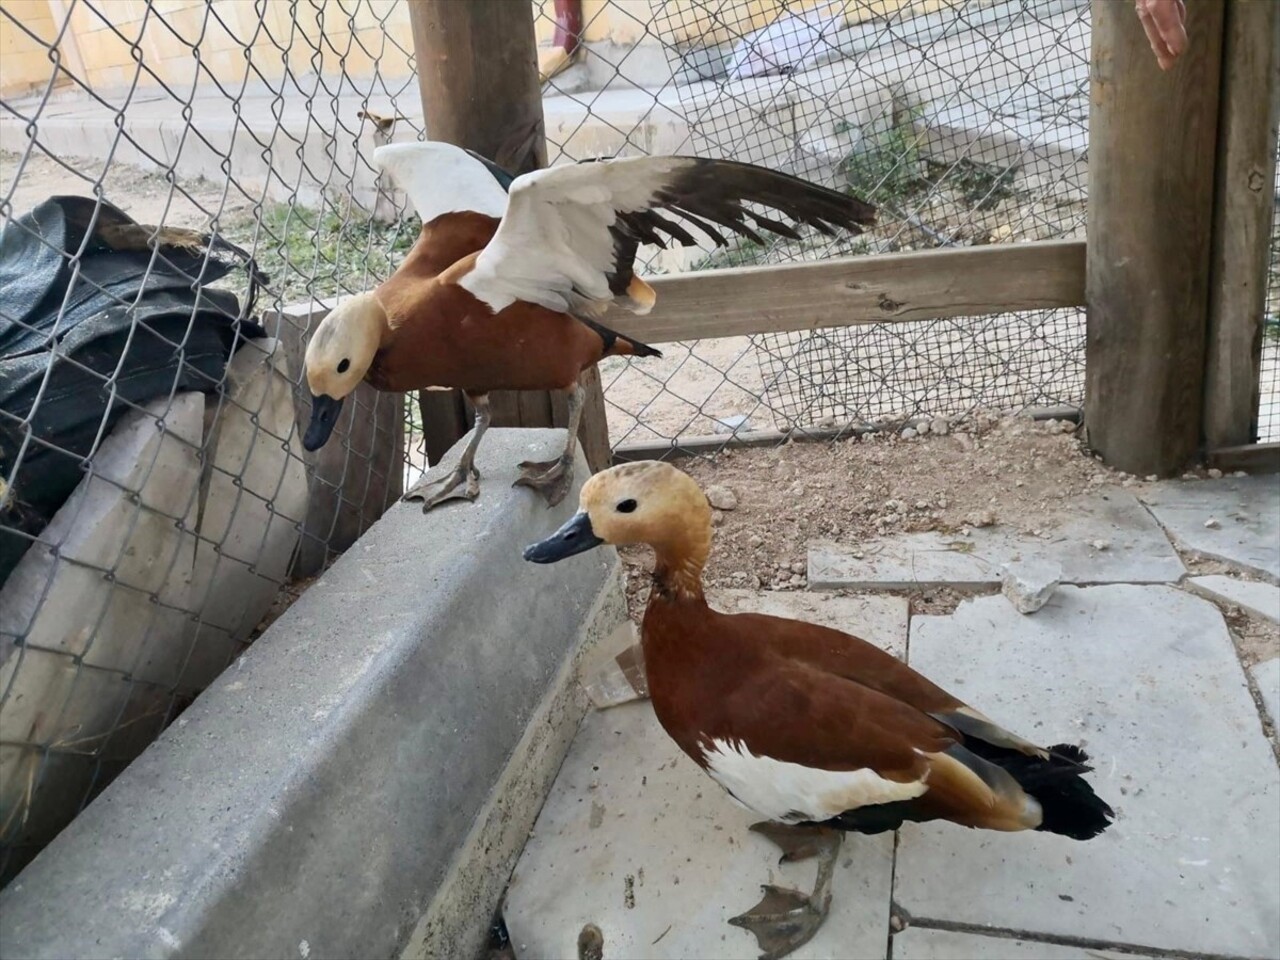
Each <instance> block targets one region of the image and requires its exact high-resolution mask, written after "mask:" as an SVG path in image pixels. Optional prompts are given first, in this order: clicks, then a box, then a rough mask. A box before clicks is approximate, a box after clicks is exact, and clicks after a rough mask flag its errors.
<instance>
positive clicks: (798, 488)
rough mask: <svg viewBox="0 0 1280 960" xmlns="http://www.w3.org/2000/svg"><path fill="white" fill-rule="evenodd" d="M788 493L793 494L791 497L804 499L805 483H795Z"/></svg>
mask: <svg viewBox="0 0 1280 960" xmlns="http://www.w3.org/2000/svg"><path fill="white" fill-rule="evenodd" d="M787 492H788V493H789V494H791V496H793V497H803V496H804V484H803V483H800V482H799V481H797V482H796V483H793V484H792V485H791V489H790V490H788V491H787Z"/></svg>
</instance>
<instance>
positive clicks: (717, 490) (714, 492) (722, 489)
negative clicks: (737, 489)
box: [706, 484, 738, 510]
mask: <svg viewBox="0 0 1280 960" xmlns="http://www.w3.org/2000/svg"><path fill="white" fill-rule="evenodd" d="M706 494H707V502H709V503H710V504H711V505H712V506H713V507H715V508H716V509H717V510H733V509H734V508H736V507H737V506H738V495H737V494H736V493H734V492H733V491H732V490H730V489H729V488H728V487H726V486H724V485H723V484H712V485H711V486H709V487H707V488H706Z"/></svg>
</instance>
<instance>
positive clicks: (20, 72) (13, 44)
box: [0, 0, 56, 94]
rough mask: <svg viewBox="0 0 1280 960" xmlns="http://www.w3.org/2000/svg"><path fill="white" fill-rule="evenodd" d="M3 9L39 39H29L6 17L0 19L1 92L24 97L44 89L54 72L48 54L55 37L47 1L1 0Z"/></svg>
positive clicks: (51, 14) (51, 15)
mask: <svg viewBox="0 0 1280 960" xmlns="http://www.w3.org/2000/svg"><path fill="white" fill-rule="evenodd" d="M4 9H5V13H7V14H12V15H13V17H14V18H15V19H16V20H17V21H18V22H20V23H21V24H22V25H23V26H25V27H26V28H27V30H30V31H31V32H32V33H34V34H35V35H36V36H37V37H39V38H40V39H39V40H36V39H33V38H32V37H30V36H28V35H27V33H25V32H24V31H23V30H22V29H21V28H20V27H19V26H18V25H17V24H16V23H14V21H13V20H10V19H9V17H7V16H0V92H4V93H14V94H23V93H30V92H33V91H34V90H38V89H43V88H44V87H45V86H47V85H48V83H49V80H50V78H51V77H52V76H53V74H54V69H55V68H54V66H53V64H52V63H51V62H50V60H49V50H48V44H49V43H52V42H53V38H54V36H55V35H56V28H55V26H54V21H53V13H52V12H51V11H50V9H49V0H4ZM41 41H43V42H41Z"/></svg>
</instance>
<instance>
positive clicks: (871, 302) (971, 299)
mask: <svg viewBox="0 0 1280 960" xmlns="http://www.w3.org/2000/svg"><path fill="white" fill-rule="evenodd" d="M1084 266H1085V245H1084V242H1083V241H1081V240H1047V241H1040V242H1036V243H1003V244H990V245H987V246H980V247H960V248H952V249H946V250H926V251H920V252H915V253H885V254H877V255H874V256H861V257H843V258H840V259H838V260H823V261H821V262H818V263H797V264H788V265H785V266H778V267H742V268H734V269H730V270H704V271H699V272H696V273H681V274H675V275H673V276H665V277H654V278H653V279H652V280H651V281H650V282H651V283H652V285H653V288H654V289H655V290H656V291H657V293H658V302H657V304H656V305H655V306H654V308H653V312H652V313H651V314H649V315H648V316H647V317H636V316H634V315H632V314H629V313H626V312H625V311H622V310H611V311H610V312H609V314H608V316H607V317H606V318H605V321H604V322H605V323H606V324H608V325H609V326H611V327H613V328H614V329H616V330H618V331H619V332H621V333H624V334H627V335H628V336H632V337H635V338H636V339H638V340H641V341H643V342H645V343H668V342H670V341H673V340H697V339H704V338H710V337H736V336H742V335H745V334H752V333H782V332H786V331H793V330H816V329H819V328H822V327H844V326H850V325H853V324H864V323H896V322H905V321H911V320H932V319H935V318H938V317H968V316H982V315H985V314H992V313H1009V312H1013V311H1017V310H1049V309H1054V308H1058V307H1078V306H1083V305H1084V302H1085V300H1084Z"/></svg>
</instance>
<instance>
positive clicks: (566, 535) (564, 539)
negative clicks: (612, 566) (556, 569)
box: [524, 513, 604, 563]
mask: <svg viewBox="0 0 1280 960" xmlns="http://www.w3.org/2000/svg"><path fill="white" fill-rule="evenodd" d="M602 543H604V541H603V540H601V539H600V538H599V537H597V536H596V534H595V531H594V530H592V529H591V518H590V517H589V516H587V514H585V513H575V514H574V515H573V516H572V517H570V518H569V520H568V521H567V522H566V523H565V525H564V526H563V527H561V528H560V529H559V530H557V531H556V532H555V533H553V534H552V535H551V536H549V537H547V539H545V540H539V541H538V542H537V543H534V544H531V545H530V546H527V547H525V548H524V558H525V559H526V560H529V561H532V562H533V563H555V562H556V561H557V560H563V559H564V558H565V557H572V556H573V555H574V554H575V553H585V552H586V551H588V550H590V549H591V548H592V547H598V546H600V544H602Z"/></svg>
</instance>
